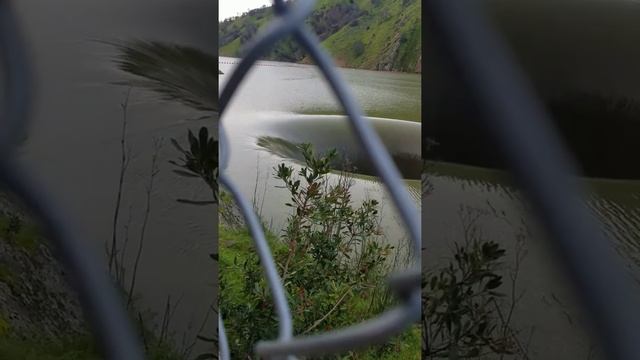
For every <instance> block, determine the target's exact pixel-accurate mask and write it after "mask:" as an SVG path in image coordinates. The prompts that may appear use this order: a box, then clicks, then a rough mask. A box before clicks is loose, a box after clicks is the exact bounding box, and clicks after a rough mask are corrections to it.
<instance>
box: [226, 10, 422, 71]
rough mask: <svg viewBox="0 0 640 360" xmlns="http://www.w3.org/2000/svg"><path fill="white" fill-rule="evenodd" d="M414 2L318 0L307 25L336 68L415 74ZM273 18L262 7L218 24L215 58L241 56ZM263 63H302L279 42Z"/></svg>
mask: <svg viewBox="0 0 640 360" xmlns="http://www.w3.org/2000/svg"><path fill="white" fill-rule="evenodd" d="M420 6H421V4H420V1H418V0H384V1H382V0H320V1H318V3H317V5H316V9H315V10H314V12H313V14H312V15H311V16H310V17H309V18H308V19H307V24H308V25H310V26H311V27H312V28H313V30H314V31H315V32H316V34H318V36H319V38H320V40H321V41H322V45H324V46H325V47H326V48H327V49H328V50H329V52H330V53H331V55H333V57H334V59H336V61H337V63H338V64H339V65H340V66H345V67H353V68H362V69H371V70H386V71H403V72H421V65H420V64H421V52H422V45H421V43H422V41H421V40H422V39H421V19H420V11H421V9H420ZM272 18H273V9H271V7H263V8H259V9H254V10H251V11H249V12H247V13H245V14H243V15H241V16H238V17H235V18H231V19H227V20H225V21H223V22H221V23H220V27H219V29H220V31H219V44H220V55H221V56H234V57H237V56H242V49H243V45H244V44H245V43H246V42H247V41H248V40H249V39H250V38H251V37H252V36H253V35H255V33H256V32H257V31H258V30H259V29H260V28H262V27H263V26H265V25H266V24H267V23H268V22H269V21H270V20H271V19H272ZM264 58H265V59H268V60H277V61H291V62H308V61H309V59H307V58H306V55H305V53H304V52H303V51H302V49H301V48H300V46H298V45H297V44H296V43H295V42H294V41H293V40H292V39H290V38H289V39H285V40H282V41H280V42H279V43H278V44H277V46H276V47H275V48H274V49H272V50H271V51H270V52H269V53H268V54H267V55H266V56H265V57H264Z"/></svg>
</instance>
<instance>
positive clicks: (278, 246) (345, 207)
mask: <svg viewBox="0 0 640 360" xmlns="http://www.w3.org/2000/svg"><path fill="white" fill-rule="evenodd" d="M300 149H301V151H302V154H303V157H304V159H305V164H304V166H302V168H301V169H300V170H298V171H294V169H293V168H292V167H289V166H287V165H285V164H280V165H279V166H278V167H276V168H275V169H274V171H275V174H274V175H275V176H276V178H277V179H279V180H280V181H281V183H282V186H284V188H286V189H287V191H288V193H289V194H290V197H291V198H290V202H288V203H286V204H284V205H285V206H287V207H290V208H291V209H292V212H291V215H290V216H289V218H288V220H287V222H286V225H285V226H284V228H283V229H282V232H281V234H280V236H277V235H275V234H273V233H268V234H267V236H268V241H269V243H270V246H271V248H272V250H273V254H274V259H275V261H276V264H277V267H278V269H279V271H280V276H281V278H282V280H283V283H284V284H285V287H286V290H287V293H288V294H289V298H288V301H289V304H290V307H291V311H292V315H293V319H294V333H296V334H299V335H309V334H314V333H318V332H324V331H328V330H332V329H337V328H341V327H345V326H349V325H353V324H356V323H359V322H361V321H362V320H363V319H367V318H371V317H374V316H375V315H376V314H379V313H381V312H382V311H383V310H385V309H386V308H388V307H389V306H391V305H393V302H394V300H393V298H392V296H391V294H390V292H389V291H388V289H387V288H386V282H385V279H386V277H387V275H388V274H389V272H390V271H391V270H392V269H393V267H394V265H400V266H401V265H402V263H403V259H401V255H400V252H399V251H398V250H397V249H396V248H394V247H393V246H391V245H389V244H386V243H385V242H384V241H382V234H381V229H380V226H379V216H378V208H379V204H378V203H377V201H375V200H367V201H364V202H363V203H362V204H361V205H359V206H357V207H354V206H353V205H352V203H351V192H350V186H351V181H350V180H349V178H348V177H341V178H340V180H339V181H337V182H331V183H329V182H328V180H327V174H328V173H329V172H330V167H329V164H330V163H331V161H332V160H333V159H334V158H335V156H336V155H337V153H336V152H335V151H329V152H327V153H325V154H321V155H316V154H315V153H314V152H313V150H312V148H311V147H310V146H308V145H302V146H301V148H300ZM223 199H224V197H223ZM221 208H224V206H222V207H221ZM226 218H229V217H228V216H227V215H225V216H223V219H226ZM220 244H221V246H220V290H221V299H220V309H221V311H222V316H223V319H224V320H225V326H226V328H227V332H228V338H229V341H230V347H231V351H232V355H233V356H234V358H247V357H248V356H249V357H251V356H252V346H253V345H254V344H255V343H256V342H257V341H259V340H263V339H273V338H275V337H276V336H277V319H276V318H275V317H274V316H275V314H274V306H273V301H272V298H271V295H270V293H269V290H268V288H267V286H266V280H265V279H264V277H263V275H262V269H261V267H260V263H259V260H258V258H257V256H256V253H255V251H254V250H253V249H254V248H253V241H252V239H251V237H250V236H249V235H248V233H247V231H246V230H245V229H244V228H243V227H242V226H239V227H237V228H231V227H230V226H229V225H223V226H221V230H220ZM419 343H420V331H419V328H418V327H417V326H416V327H414V328H413V329H411V330H410V331H408V332H406V333H404V334H403V335H401V336H400V337H398V338H396V339H394V340H392V341H391V342H390V343H388V344H385V345H381V346H378V347H376V348H373V349H370V350H369V351H367V352H364V353H352V354H349V355H348V356H347V358H349V359H385V358H387V359H398V358H401V359H418V358H419V357H420V344H419Z"/></svg>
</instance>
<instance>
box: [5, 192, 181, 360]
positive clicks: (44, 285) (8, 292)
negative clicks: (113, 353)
mask: <svg viewBox="0 0 640 360" xmlns="http://www.w3.org/2000/svg"><path fill="white" fill-rule="evenodd" d="M67 281H68V279H67V277H66V275H65V273H64V270H63V269H62V268H61V267H60V266H59V264H58V262H57V261H56V259H55V258H54V257H53V256H52V250H51V249H50V248H49V243H48V241H47V239H46V238H45V237H44V236H43V235H42V233H41V232H40V230H39V228H38V226H37V225H36V224H35V223H34V222H33V221H32V220H31V219H30V218H29V217H27V216H26V215H25V214H23V213H22V212H21V211H19V210H18V208H17V207H16V206H14V205H13V204H12V203H11V202H10V201H8V200H5V198H4V195H2V194H0V359H25V360H30V359H33V360H36V359H38V360H39V359H43V360H90V359H91V360H92V359H101V356H100V352H99V351H98V348H97V344H96V342H95V340H94V339H93V338H92V336H91V334H90V332H89V329H88V326H87V324H86V323H85V321H84V317H83V314H82V311H81V309H80V304H79V302H78V300H77V297H76V295H75V293H74V292H73V291H72V290H71V289H70V288H69V285H68V284H67ZM132 312H135V311H134V310H132ZM138 316H139V321H138V324H139V325H140V326H139V331H140V335H141V337H142V338H144V339H145V344H146V346H145V349H146V353H147V356H149V358H150V359H154V360H179V359H184V358H185V357H184V356H182V355H181V354H178V352H176V351H174V350H172V348H171V347H170V346H169V345H168V342H167V341H166V338H165V337H163V336H162V335H160V336H159V335H158V333H157V332H155V331H152V330H151V329H147V328H146V322H145V321H148V320H150V319H151V317H150V315H148V314H144V315H143V314H141V313H138ZM143 318H144V319H147V320H145V321H143Z"/></svg>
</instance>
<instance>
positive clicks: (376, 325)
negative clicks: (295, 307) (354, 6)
mask: <svg viewBox="0 0 640 360" xmlns="http://www.w3.org/2000/svg"><path fill="white" fill-rule="evenodd" d="M314 3H315V2H314V1H313V0H299V1H297V2H295V5H292V6H288V5H286V4H285V2H284V1H283V0H276V1H274V9H275V10H276V12H277V15H278V16H277V17H276V18H275V20H274V21H273V22H272V23H271V24H270V25H269V27H268V28H267V29H266V30H265V31H263V32H261V33H260V34H259V35H258V36H257V37H256V38H255V39H253V41H252V42H251V44H250V46H249V47H248V51H247V53H246V56H245V57H244V58H243V59H242V61H241V62H240V64H239V65H238V66H237V67H236V69H235V71H234V72H233V73H232V75H231V77H230V79H229V81H228V82H227V84H225V87H224V89H223V91H222V93H221V94H220V112H221V113H220V115H221V116H222V115H223V114H224V111H225V109H226V108H227V105H228V104H229V101H230V100H231V98H232V96H233V94H234V93H235V91H236V89H237V88H238V86H239V84H240V83H241V82H242V80H243V79H244V77H245V75H246V74H247V72H248V71H249V69H250V68H251V67H252V66H253V65H254V64H255V62H256V60H257V59H258V58H259V57H260V56H261V55H262V54H264V53H265V52H266V51H267V50H268V49H269V47H271V46H273V44H274V43H275V42H277V41H278V40H280V39H282V38H283V37H285V36H287V35H293V36H294V38H295V39H296V40H297V41H298V42H299V43H300V44H301V45H302V46H303V48H304V49H305V50H306V51H307V52H308V53H309V55H310V56H311V57H312V58H313V59H314V60H315V62H316V64H317V65H318V67H319V68H320V70H321V71H322V73H323V74H324V76H325V78H326V80H327V82H328V83H329V84H330V86H331V88H332V90H333V91H334V93H335V94H336V96H337V98H338V99H339V101H340V103H341V105H342V106H343V108H344V110H345V112H346V114H347V115H348V118H349V121H350V124H351V126H352V129H353V130H354V132H355V134H356V136H357V138H358V140H359V141H360V144H361V145H362V146H363V147H364V148H365V150H367V152H368V153H369V154H370V155H371V158H372V160H373V163H374V166H375V169H376V170H377V173H378V175H379V176H380V178H381V179H382V181H383V183H384V185H385V187H386V189H387V190H388V191H389V193H390V195H391V197H392V199H393V202H394V204H395V206H396V207H397V209H398V211H399V213H400V215H401V217H402V219H403V221H404V223H405V225H406V226H407V229H408V231H409V234H410V239H411V242H412V249H413V252H414V255H415V256H414V264H413V266H412V267H411V269H410V270H409V271H406V272H404V273H401V274H398V275H397V276H394V277H393V278H392V279H390V284H389V286H390V287H391V288H392V289H393V290H394V291H395V293H396V295H397V296H398V298H399V300H400V305H399V306H397V307H396V308H394V309H391V310H389V311H387V312H385V313H384V314H383V315H381V316H380V317H378V318H375V319H371V320H368V321H366V322H363V323H361V324H358V325H354V326H352V327H349V328H346V329H342V330H337V331H333V332H328V333H324V334H320V335H314V336H308V337H294V334H293V330H292V317H291V312H290V310H289V306H288V304H287V301H286V296H285V289H284V287H283V284H282V283H281V281H280V278H279V275H278V273H277V271H276V268H275V264H274V261H273V258H272V256H271V252H270V249H269V247H268V245H267V242H266V240H265V237H264V233H263V232H262V228H261V226H260V223H259V221H258V218H257V216H256V214H255V213H254V212H253V210H252V208H251V205H250V204H249V202H248V200H247V199H246V198H245V197H244V196H242V195H241V194H240V192H239V191H238V189H237V187H236V186H235V185H234V184H233V182H232V181H231V180H230V179H229V178H228V177H227V176H226V174H225V171H224V170H225V168H226V164H227V162H228V158H229V153H228V146H227V144H228V142H227V141H228V139H227V137H226V134H225V131H224V126H223V125H224V121H221V123H220V129H219V131H220V144H221V145H220V146H221V153H220V164H221V165H220V167H221V174H220V181H221V183H222V184H223V185H224V186H225V187H227V188H228V189H229V190H230V192H231V194H232V196H233V197H234V198H235V200H236V201H237V203H238V205H239V207H240V209H241V211H242V214H243V216H244V217H245V220H246V223H247V224H248V226H249V230H250V232H251V235H252V237H253V239H254V242H255V246H256V250H257V252H258V254H259V257H260V260H261V264H262V266H263V267H264V272H265V276H266V278H267V280H268V284H269V287H270V291H271V293H272V297H273V301H274V303H275V305H276V311H277V315H278V320H279V336H278V338H277V339H276V340H272V341H262V342H260V343H258V344H257V345H256V347H255V352H256V354H257V355H258V356H261V357H266V358H284V357H287V358H292V357H293V356H295V355H322V354H329V353H338V352H344V351H348V350H353V349H357V348H362V347H366V346H368V345H372V344H377V343H382V342H384V341H386V340H388V339H389V338H390V337H391V336H393V335H396V334H399V333H400V332H402V331H403V330H405V329H406V328H407V327H408V326H410V325H411V324H413V323H414V322H415V321H417V320H418V319H419V317H420V258H421V254H420V250H421V237H420V223H419V213H418V211H417V208H416V207H415V205H414V204H413V203H412V201H411V199H410V197H409V194H408V193H407V191H406V190H405V187H404V184H403V182H402V179H401V177H400V174H399V172H398V170H397V169H396V167H395V165H394V164H393V161H392V159H391V157H390V156H389V154H388V152H387V151H386V150H385V148H384V146H383V144H382V142H381V141H380V139H379V138H378V136H377V134H376V133H375V132H374V131H373V129H372V128H371V127H370V126H369V125H368V124H367V122H366V121H365V120H364V118H363V116H362V112H361V110H360V108H359V107H358V105H357V104H356V102H355V100H354V98H353V96H352V95H351V94H350V91H349V89H348V88H347V86H346V85H345V84H346V83H345V82H344V81H343V80H342V79H341V77H340V75H339V74H338V72H337V70H336V68H335V67H334V64H333V62H332V60H331V59H330V57H329V56H328V55H327V54H326V53H325V52H324V51H323V50H322V49H321V47H320V45H319V41H318V39H317V37H316V36H315V35H314V34H313V33H312V32H311V31H310V30H309V29H308V28H307V27H306V25H305V24H304V20H305V18H306V17H307V16H308V15H309V14H310V13H311V11H312V10H313V6H314ZM423 6H425V8H426V10H427V11H426V14H427V16H428V18H429V20H430V23H431V25H432V26H433V30H434V31H433V32H434V34H436V35H437V38H438V39H439V40H440V43H441V45H442V46H443V47H444V48H445V49H446V50H447V54H448V56H449V58H450V59H451V60H452V65H453V67H454V69H456V71H458V72H459V73H460V75H461V78H462V80H463V82H464V85H465V86H466V87H467V88H468V90H469V91H470V94H471V95H472V97H473V99H474V100H475V102H476V103H477V105H478V108H479V109H480V110H481V111H482V112H483V114H484V115H485V116H483V117H482V118H481V119H482V121H484V122H485V125H486V126H487V128H488V129H489V131H490V134H491V135H492V137H493V139H494V140H495V141H496V143H497V144H498V145H499V146H501V148H502V149H503V152H504V153H505V154H507V160H508V163H509V165H510V168H511V169H512V170H513V171H514V173H515V175H516V176H517V178H518V179H519V181H520V183H521V185H522V187H523V189H524V190H525V193H526V194H528V195H529V197H530V200H531V202H532V204H533V205H534V206H535V210H537V213H538V215H539V216H540V218H541V219H542V220H543V223H544V225H546V228H547V229H548V230H549V233H550V235H551V236H552V238H553V239H554V243H553V244H554V245H555V247H556V249H557V252H558V254H560V255H561V258H562V259H563V260H564V261H563V263H564V264H565V265H566V268H567V271H568V273H569V274H570V276H571V279H572V280H573V283H574V284H575V287H576V290H577V292H578V294H579V295H580V296H579V298H580V299H581V300H582V301H583V304H584V305H585V308H586V309H587V310H588V314H589V315H591V319H592V320H593V324H594V325H595V329H596V331H597V332H596V334H597V335H598V336H599V339H600V340H601V341H602V343H603V345H604V346H605V350H606V352H607V354H608V355H609V357H610V358H612V359H640V342H638V341H637V340H638V339H639V338H640V326H639V324H640V321H639V316H640V313H639V312H638V311H636V310H637V305H638V304H640V301H639V298H638V294H637V292H635V291H633V290H632V289H633V288H632V287H631V285H630V283H629V281H628V278H627V276H626V274H625V272H624V270H623V267H622V266H621V264H620V263H619V261H618V259H617V257H616V256H615V254H613V253H612V251H611V248H610V247H609V246H608V244H607V240H606V239H605V238H604V237H603V236H602V233H601V232H600V231H599V229H598V227H597V226H596V225H597V222H595V221H594V219H593V218H592V217H591V216H590V214H588V213H587V210H586V209H585V207H584V206H583V204H582V202H583V199H584V198H583V197H582V196H581V195H583V192H582V191H581V190H582V189H579V188H577V184H576V182H575V181H574V179H572V178H571V177H570V176H569V174H571V173H575V172H574V171H572V170H573V169H575V167H574V166H573V161H572V159H571V158H570V157H569V156H568V155H567V154H568V153H567V151H566V150H565V149H564V147H563V146H562V145H561V142H560V141H559V139H558V138H557V134H556V133H555V132H554V131H553V129H552V128H551V126H550V121H549V120H548V119H549V118H548V116H547V114H546V113H545V112H544V111H542V110H541V109H542V107H541V106H540V104H538V103H537V102H536V100H535V97H534V96H532V93H531V92H530V91H529V90H528V87H527V85H526V81H525V80H524V77H523V76H522V74H521V73H520V72H519V71H518V70H517V69H516V68H515V67H514V66H513V62H512V61H511V59H510V58H509V56H508V53H507V51H506V50H505V49H504V47H503V46H502V45H501V42H500V41H499V39H498V38H497V37H496V35H495V34H494V33H493V32H492V31H491V28H490V26H489V25H488V24H487V23H486V22H484V19H483V18H482V17H481V16H478V13H477V12H476V11H474V10H477V9H474V6H477V4H474V3H473V2H472V1H467V0H426V1H424V2H423ZM0 62H2V64H1V65H2V71H3V75H2V80H3V82H4V86H5V92H4V99H3V110H4V112H3V114H1V115H0V116H1V117H0V126H1V127H2V132H0V183H1V184H2V186H3V188H5V189H6V190H8V191H10V192H11V193H13V194H14V195H16V196H17V197H18V198H19V199H20V200H21V201H22V202H23V204H24V205H25V206H26V207H27V208H28V209H29V210H30V211H31V213H32V214H33V215H34V216H35V217H36V218H37V219H38V220H40V222H41V223H42V224H43V225H44V227H45V230H46V231H47V233H48V235H49V238H50V239H51V241H52V243H53V246H54V250H55V252H56V255H57V257H58V258H59V259H60V261H61V263H62V264H63V266H64V267H65V268H66V269H67V270H68V275H69V277H70V282H71V285H72V286H73V288H74V289H75V290H76V292H77V293H78V294H79V297H80V302H81V305H82V307H83V310H84V313H85V315H86V316H87V319H88V320H89V323H90V324H91V327H92V330H93V332H94V334H95V336H96V339H97V341H98V344H99V345H100V347H101V350H102V353H103V354H104V355H105V357H106V358H107V359H118V360H120V359H131V360H138V359H142V358H143V352H142V346H141V342H140V341H139V339H138V337H137V336H136V333H135V332H134V330H133V327H132V324H131V323H130V322H129V320H128V315H127V312H126V311H125V308H124V306H123V304H122V302H121V301H120V296H119V294H118V292H117V291H116V289H115V287H114V285H113V283H112V281H111V279H110V277H109V275H108V274H107V272H106V271H104V269H106V266H104V265H105V264H103V263H102V262H101V261H99V258H98V257H95V256H93V254H92V253H91V252H90V251H88V249H87V248H86V247H85V245H84V242H83V241H81V240H80V239H81V238H80V237H79V236H78V234H77V233H76V231H75V230H74V227H73V224H72V223H71V222H69V221H68V219H67V218H66V217H65V216H64V215H63V214H64V212H63V211H62V210H61V209H60V208H59V207H58V206H56V205H55V204H54V203H52V202H51V201H50V200H49V199H48V196H47V194H46V193H44V192H43V191H42V189H43V187H42V186H41V185H40V184H38V183H36V182H35V180H34V177H33V176H30V174H29V173H28V172H26V171H25V170H24V168H23V166H21V165H20V164H19V163H18V162H16V161H15V158H14V148H15V146H14V145H15V144H16V143H18V142H19V141H20V140H21V139H23V138H24V134H25V129H26V126H27V117H28V116H27V115H28V110H29V105H30V101H29V100H30V85H31V79H30V76H29V74H30V72H29V66H28V65H29V61H28V56H27V51H26V49H25V46H24V43H23V41H22V37H21V34H20V32H19V29H18V25H17V22H16V20H15V17H14V13H13V11H12V9H11V7H10V5H9V2H8V0H0ZM219 333H220V334H219V349H220V353H219V356H220V358H221V359H229V358H230V356H231V354H229V348H228V343H227V338H226V336H225V333H224V325H223V319H221V318H219Z"/></svg>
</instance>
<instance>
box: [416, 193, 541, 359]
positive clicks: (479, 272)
mask: <svg viewBox="0 0 640 360" xmlns="http://www.w3.org/2000/svg"><path fill="white" fill-rule="evenodd" d="M426 193H427V194H428V193H429V190H427V191H426ZM459 215H460V218H461V223H462V229H463V241H462V242H461V243H458V242H456V243H454V248H453V250H452V254H451V256H450V257H448V258H446V259H444V261H439V262H438V263H437V264H436V265H434V266H432V267H431V268H429V269H428V270H426V271H424V272H423V277H422V281H423V283H422V289H423V293H422V329H423V333H422V347H423V350H422V351H423V357H424V358H427V359H432V358H447V359H466V358H472V359H477V358H485V356H489V357H490V358H493V357H499V358H501V359H502V358H504V357H505V356H507V355H509V356H515V358H518V359H528V358H529V354H528V352H529V350H528V346H529V344H525V342H524V341H521V340H522V337H523V331H522V329H516V328H514V326H513V325H512V318H513V316H514V314H515V313H516V311H517V310H518V302H519V301H520V299H521V298H522V296H523V294H524V290H519V289H518V276H519V272H520V267H521V264H522V261H523V260H524V258H525V257H526V249H525V248H524V238H525V234H526V231H527V230H526V227H523V228H521V230H520V231H519V232H518V234H517V236H516V239H515V242H516V244H517V245H516V247H515V249H514V250H513V254H512V256H513V261H508V256H507V255H509V254H508V253H507V251H506V250H505V249H503V248H501V246H500V245H499V244H498V243H496V242H494V241H492V240H489V239H487V238H486V237H485V236H484V235H483V233H482V231H481V230H480V229H479V227H478V223H477V222H478V220H479V219H480V218H481V217H484V216H490V217H491V218H494V219H495V218H499V217H500V216H499V215H497V214H496V213H492V212H487V211H481V210H479V209H473V208H466V209H463V208H461V209H460V212H459ZM523 226H524V225H523ZM529 330H530V333H531V331H533V329H529ZM508 358H512V357H508Z"/></svg>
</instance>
